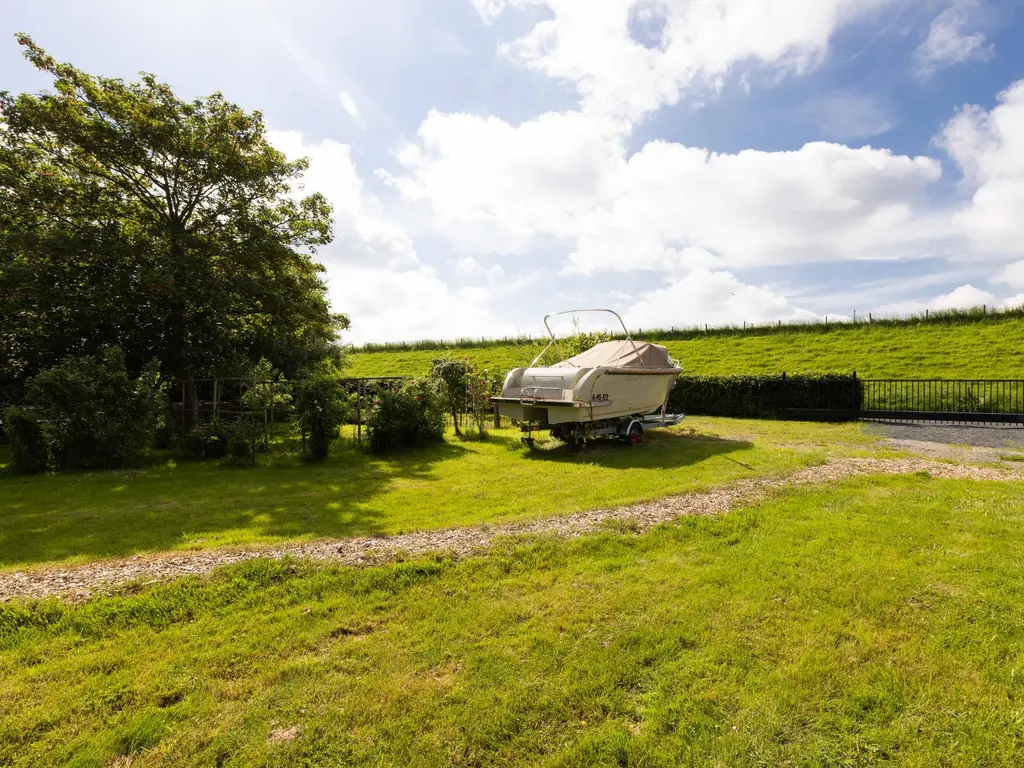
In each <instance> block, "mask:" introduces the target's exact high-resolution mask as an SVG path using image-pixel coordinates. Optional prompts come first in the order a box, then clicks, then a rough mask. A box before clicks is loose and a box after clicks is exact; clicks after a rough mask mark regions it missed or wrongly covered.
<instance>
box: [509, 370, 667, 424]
mask: <svg viewBox="0 0 1024 768" xmlns="http://www.w3.org/2000/svg"><path fill="white" fill-rule="evenodd" d="M679 374H680V370H679V369H678V368H669V369H660V370H648V369H636V368H633V369H628V368H611V367H603V368H593V369H573V370H569V371H567V370H566V369H564V368H561V369H559V368H521V369H518V370H516V371H512V372H511V373H510V374H509V376H508V378H507V379H506V383H505V388H504V390H503V391H502V396H501V397H499V398H495V402H496V403H497V404H498V412H499V413H500V414H501V415H502V416H505V417H506V418H510V419H515V420H516V421H522V422H529V423H538V424H550V425H556V424H571V423H588V422H594V421H603V420H605V419H618V418H622V417H624V416H636V415H645V414H649V413H653V412H655V411H657V410H659V409H661V407H662V406H663V405H664V404H665V401H666V400H667V399H668V395H669V392H670V391H671V389H672V386H673V384H674V383H675V380H676V378H677V377H678V376H679Z"/></svg>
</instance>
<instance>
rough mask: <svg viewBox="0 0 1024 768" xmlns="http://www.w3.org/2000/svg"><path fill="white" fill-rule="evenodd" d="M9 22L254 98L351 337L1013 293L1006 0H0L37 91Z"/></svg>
mask: <svg viewBox="0 0 1024 768" xmlns="http://www.w3.org/2000/svg"><path fill="white" fill-rule="evenodd" d="M18 31H24V32H28V33H29V34H31V35H32V36H33V37H34V38H35V39H36V41H37V42H38V43H40V44H41V45H43V46H44V47H45V48H47V49H48V50H49V51H50V52H51V53H52V54H53V55H55V56H56V57H57V58H58V59H62V60H66V61H71V62H73V63H75V64H76V65H77V66H80V67H82V68H84V69H86V70H88V71H91V72H95V73H100V74H104V75H108V76H120V77H126V78H130V77H132V76H134V75H135V74H136V73H137V72H138V71H139V70H145V71H151V72H154V73H156V74H157V75H158V76H159V77H160V78H161V79H163V80H165V81H166V82H169V83H170V84H172V85H173V86H174V87H175V88H176V89H177V90H178V92H179V93H180V94H181V95H183V96H195V95H201V94H207V93H210V92H213V91H217V90H219V91H221V92H223V93H224V94H225V95H226V96H227V97H228V98H229V99H231V100H233V101H236V102H238V103H240V104H242V105H243V106H245V107H247V108H251V109H260V110H262V111H263V113H264V115H265V117H266V121H267V124H268V126H269V127H270V129H271V131H272V138H273V140H274V141H275V143H276V144H277V145H278V146H279V147H280V148H281V149H282V150H284V151H285V152H288V153H289V154H292V155H307V156H309V157H310V158H311V160H312V167H311V170H310V172H309V174H308V177H307V188H308V189H316V190H319V191H322V192H324V193H325V194H327V195H328V196H329V197H330V199H331V200H332V202H333V203H334V204H335V208H336V233H337V239H336V242H335V243H334V244H332V245H331V246H329V247H328V248H326V249H324V250H323V251H322V252H321V253H320V257H321V260H322V261H323V262H324V263H325V264H326V266H327V269H328V282H329V286H330V291H331V297H332V302H333V303H334V305H335V307H336V309H338V310H340V311H345V312H348V313H349V314H350V315H351V317H352V320H353V328H352V331H351V333H350V334H349V339H350V340H352V341H355V342H362V341H370V340H373V341H380V340H393V339H403V338H404V339H409V338H422V337H439V336H440V337H446V338H451V337H455V336H481V335H492V334H499V335H503V334H513V333H519V332H526V333H537V332H538V331H539V330H540V329H541V326H540V317H541V316H542V315H543V314H544V313H546V312H549V311H555V310H559V309H565V308H571V307H573V306H594V305H597V306H612V307H614V308H616V309H619V310H620V311H622V312H623V314H624V315H625V316H626V319H627V321H628V322H629V323H630V325H632V326H633V327H652V326H654V325H660V326H683V325H692V324H703V323H705V322H707V323H711V324H720V323H739V322H742V321H744V320H746V321H750V322H763V321H766V320H777V319H782V320H795V319H801V318H807V319H810V318H813V317H820V316H822V315H829V316H833V317H837V316H838V317H843V316H850V315H851V314H852V313H853V311H854V310H856V311H857V312H858V314H861V315H863V314H866V313H867V312H874V313H876V314H899V313H904V312H911V311H920V310H922V309H925V308H929V307H931V308H944V307H951V306H961V305H971V304H975V303H978V304H980V303H987V304H990V305H1003V304H1007V303H1009V304H1017V303H1024V82H1022V81H1024V46H1022V45H1021V44H1020V42H1019V41H1020V40H1024V0H431V1H430V2H427V1H426V0H421V1H420V2H412V1H411V0H405V1H402V0H377V2H374V3H366V2H355V1H352V0H345V1H343V2H327V1H324V2H319V1H317V2H312V1H309V2H289V3H274V2H241V0H230V1H221V2H214V1H211V2H197V1H194V0H184V1H183V2H177V3H174V4H169V3H137V2H127V1H123V0H93V2H90V3H77V2H60V1H59V0H52V1H51V2H47V3H22V2H14V1H13V0H0V32H2V33H3V35H2V36H0V88H3V89H7V90H12V91H22V90H31V91H36V90H40V89H42V88H45V87H46V86H47V82H46V80H45V79H44V78H42V77H41V76H40V75H38V74H37V73H35V72H34V71H33V70H32V69H31V68H30V67H29V66H28V64H27V63H26V62H24V61H23V60H22V59H21V56H20V51H19V49H18V46H17V45H16V44H15V42H14V39H13V34H14V33H15V32H18ZM5 41H6V42H5ZM1018 83H1020V84H1019V85H1018Z"/></svg>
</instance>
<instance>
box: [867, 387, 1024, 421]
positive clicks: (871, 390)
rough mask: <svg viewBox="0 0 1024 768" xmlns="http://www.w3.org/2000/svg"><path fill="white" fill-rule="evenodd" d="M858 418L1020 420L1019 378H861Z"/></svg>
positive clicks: (1023, 393)
mask: <svg viewBox="0 0 1024 768" xmlns="http://www.w3.org/2000/svg"><path fill="white" fill-rule="evenodd" d="M862 386H863V402H862V404H861V413H860V418H864V419H891V420H899V421H908V420H913V421H944V422H962V423H1002V424H1024V380H1021V379H901V380H896V379H864V380H862Z"/></svg>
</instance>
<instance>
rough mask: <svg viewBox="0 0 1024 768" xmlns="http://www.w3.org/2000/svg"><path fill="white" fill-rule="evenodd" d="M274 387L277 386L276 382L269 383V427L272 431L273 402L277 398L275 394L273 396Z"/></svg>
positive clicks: (275, 388) (275, 390) (275, 389)
mask: <svg viewBox="0 0 1024 768" xmlns="http://www.w3.org/2000/svg"><path fill="white" fill-rule="evenodd" d="M276 385H277V382H276V381H272V382H270V427H271V429H273V427H274V401H275V399H276V397H277V396H276V394H275V393H276V392H277V387H276Z"/></svg>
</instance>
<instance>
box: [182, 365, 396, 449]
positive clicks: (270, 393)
mask: <svg viewBox="0 0 1024 768" xmlns="http://www.w3.org/2000/svg"><path fill="white" fill-rule="evenodd" d="M404 381H406V379H405V377H402V376H368V377H363V378H353V379H338V380H337V383H338V387H339V388H340V389H341V390H342V391H343V392H345V393H346V394H347V395H348V396H349V397H350V398H351V401H352V406H353V407H352V416H351V423H352V424H354V425H355V427H356V437H357V439H360V438H361V437H362V429H363V422H364V418H365V415H366V410H367V406H368V405H369V404H370V403H371V402H372V400H373V399H375V395H376V392H377V391H378V390H380V389H382V388H386V389H392V388H395V387H398V386H400V385H401V383H402V382H404ZM189 383H191V385H192V391H193V393H194V395H193V397H191V398H190V397H189V389H188V386H189ZM297 383H298V382H297V381H285V382H281V381H273V380H269V379H244V378H216V379H194V380H192V381H191V382H185V381H175V382H172V383H171V385H170V387H168V403H167V411H168V420H169V422H170V423H173V424H177V425H179V426H180V427H181V429H182V430H183V431H188V429H189V428H190V427H194V426H195V425H197V424H201V423H204V422H209V421H213V420H214V419H221V420H224V421H234V420H235V419H237V418H238V417H239V416H240V415H242V414H243V413H245V414H252V413H254V412H256V413H257V414H259V418H261V419H262V421H263V424H264V428H265V429H270V428H271V427H272V426H273V425H274V424H276V423H280V422H287V421H288V420H289V419H290V418H291V416H292V413H293V411H294V408H293V407H292V405H291V395H292V392H293V387H294V385H295V384H297ZM257 387H259V388H261V389H262V392H261V397H260V400H261V404H260V405H257V406H252V405H248V406H247V405H246V404H245V402H244V396H245V394H246V392H248V391H251V390H253V389H256V388H257Z"/></svg>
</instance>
